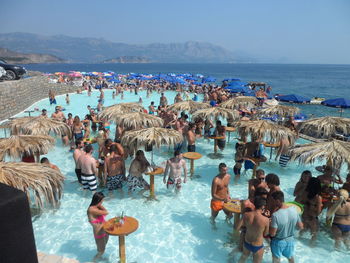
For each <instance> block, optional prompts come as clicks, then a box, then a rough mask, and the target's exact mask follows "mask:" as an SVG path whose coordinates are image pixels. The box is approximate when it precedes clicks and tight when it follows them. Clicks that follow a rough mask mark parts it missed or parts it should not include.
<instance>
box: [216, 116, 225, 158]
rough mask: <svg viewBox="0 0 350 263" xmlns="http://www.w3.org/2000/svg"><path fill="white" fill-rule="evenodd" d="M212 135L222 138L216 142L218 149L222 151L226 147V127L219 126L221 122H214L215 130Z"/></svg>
mask: <svg viewBox="0 0 350 263" xmlns="http://www.w3.org/2000/svg"><path fill="white" fill-rule="evenodd" d="M214 134H215V136H217V137H223V138H222V139H218V140H217V141H218V147H219V149H220V150H221V151H223V150H224V149H225V145H226V126H223V125H222V124H221V121H216V128H215V131H214Z"/></svg>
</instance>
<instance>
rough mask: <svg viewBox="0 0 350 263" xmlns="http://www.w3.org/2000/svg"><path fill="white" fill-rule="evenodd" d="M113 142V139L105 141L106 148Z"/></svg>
mask: <svg viewBox="0 0 350 263" xmlns="http://www.w3.org/2000/svg"><path fill="white" fill-rule="evenodd" d="M112 142H113V141H112V140H111V139H107V140H105V146H107V145H108V144H110V143H112Z"/></svg>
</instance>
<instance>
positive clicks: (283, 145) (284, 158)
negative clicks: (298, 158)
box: [275, 136, 290, 167]
mask: <svg viewBox="0 0 350 263" xmlns="http://www.w3.org/2000/svg"><path fill="white" fill-rule="evenodd" d="M289 146H290V141H289V139H288V136H283V137H282V139H281V140H280V146H279V147H278V151H277V154H276V158H275V160H276V161H277V158H278V156H280V159H279V165H280V166H281V167H286V166H287V163H288V161H289V160H290V156H289V154H288V151H289Z"/></svg>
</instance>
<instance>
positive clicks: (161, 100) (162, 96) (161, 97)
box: [159, 93, 168, 107]
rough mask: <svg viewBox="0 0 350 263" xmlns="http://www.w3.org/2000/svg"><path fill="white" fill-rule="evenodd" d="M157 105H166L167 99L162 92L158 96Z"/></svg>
mask: <svg viewBox="0 0 350 263" xmlns="http://www.w3.org/2000/svg"><path fill="white" fill-rule="evenodd" d="M159 105H160V106H161V107H165V106H167V105H168V99H167V98H166V97H165V95H164V93H162V94H161V96H160V99H159Z"/></svg>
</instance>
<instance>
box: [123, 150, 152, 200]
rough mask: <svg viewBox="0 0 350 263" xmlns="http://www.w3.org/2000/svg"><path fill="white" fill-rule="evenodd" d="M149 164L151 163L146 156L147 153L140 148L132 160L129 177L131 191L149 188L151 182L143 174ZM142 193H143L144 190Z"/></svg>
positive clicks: (129, 189)
mask: <svg viewBox="0 0 350 263" xmlns="http://www.w3.org/2000/svg"><path fill="white" fill-rule="evenodd" d="M149 166H150V164H149V162H148V161H147V159H146V157H145V153H144V152H143V151H142V150H138V151H137V152H136V155H135V159H134V160H133V161H132V162H131V165H130V169H129V176H128V177H127V183H128V191H129V193H131V192H132V191H136V189H137V188H141V189H144V190H149V188H150V187H149V184H148V183H147V182H146V180H145V179H144V178H143V176H142V174H143V173H144V172H146V170H147V167H149ZM140 193H141V194H142V193H143V191H142V192H140Z"/></svg>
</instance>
